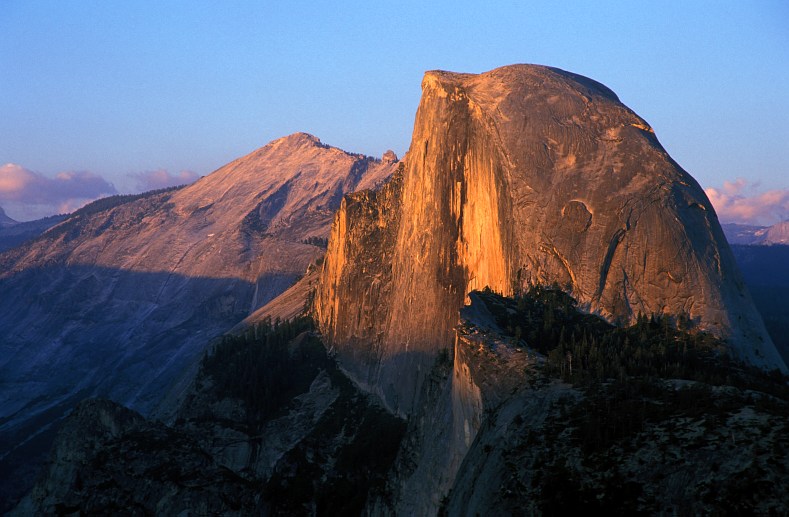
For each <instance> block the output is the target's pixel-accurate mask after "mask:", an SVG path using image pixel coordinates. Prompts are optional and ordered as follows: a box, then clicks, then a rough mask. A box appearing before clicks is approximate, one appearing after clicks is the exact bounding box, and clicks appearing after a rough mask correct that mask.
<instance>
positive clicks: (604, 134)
mask: <svg viewBox="0 0 789 517" xmlns="http://www.w3.org/2000/svg"><path fill="white" fill-rule="evenodd" d="M422 89H423V95H422V100H421V103H420V106H419V110H418V112H417V116H416V121H415V124H414V133H413V138H412V142H411V147H410V150H409V152H408V155H407V158H406V159H405V160H404V161H405V168H404V173H403V178H402V186H401V187H398V190H399V193H398V194H399V195H397V196H390V197H389V198H387V199H386V200H385V201H384V202H382V203H379V202H378V200H377V199H373V198H369V197H365V198H359V197H355V198H354V197H351V198H347V199H346V201H345V202H344V203H343V205H342V206H341V209H340V212H339V213H338V215H337V216H336V218H335V222H334V226H333V230H332V237H331V240H330V244H329V251H328V254H327V258H326V261H325V264H324V269H323V279H322V283H321V287H320V289H319V293H318V295H317V297H316V300H317V304H316V305H317V307H316V314H317V316H318V319H319V324H320V326H321V329H322V330H323V332H324V334H325V335H326V336H327V337H328V338H329V340H330V342H331V345H332V346H333V347H334V348H335V349H336V350H337V351H338V354H339V356H340V358H341V360H342V362H343V364H344V366H345V368H346V369H347V370H348V371H349V372H350V373H351V374H352V376H353V377H354V378H355V379H356V380H357V381H358V382H359V383H360V384H362V385H366V386H369V387H370V388H371V389H372V390H373V391H375V392H377V393H378V394H379V395H381V397H382V398H383V399H384V401H385V402H386V404H387V405H388V406H389V407H390V408H391V409H393V410H394V411H397V412H399V413H404V414H407V413H409V412H410V411H411V409H412V408H413V407H415V404H416V399H417V398H418V389H419V384H420V383H419V382H418V381H419V380H420V379H423V378H424V376H425V375H426V372H427V370H428V369H429V367H430V364H432V362H433V360H434V358H435V356H436V353H437V352H438V351H439V350H440V349H442V348H446V347H448V346H449V345H450V344H451V343H452V342H453V339H454V331H453V328H454V326H455V325H456V323H457V311H458V309H459V308H460V307H462V306H463V304H464V303H465V302H466V295H467V293H468V292H470V291H471V290H473V289H480V288H482V287H484V286H489V287H491V288H492V289H494V290H495V291H498V292H501V293H504V294H512V293H513V292H515V291H517V290H519V289H521V288H523V287H524V286H527V285H528V284H529V283H552V282H558V283H559V284H561V285H562V286H566V287H568V288H569V289H570V290H571V292H572V294H573V295H574V296H575V297H576V298H577V299H578V300H579V301H580V302H581V304H582V306H583V307H584V308H585V309H586V310H588V311H590V312H594V313H597V314H600V315H602V316H604V317H605V318H606V319H608V320H610V321H617V322H621V323H627V322H631V321H634V320H635V318H636V317H637V316H638V314H639V313H644V314H652V313H658V314H671V315H682V316H686V317H687V318H689V319H690V320H691V321H692V322H693V323H694V324H695V325H696V326H697V327H698V328H700V329H705V330H709V331H712V332H713V333H715V334H717V335H719V336H723V337H726V338H727V339H728V340H729V343H730V345H731V350H732V351H733V352H734V354H735V355H736V356H738V357H740V358H741V359H743V360H746V361H748V362H751V363H753V364H756V365H759V366H762V367H765V368H779V369H781V370H784V371H785V370H786V366H785V365H784V363H783V361H782V360H781V358H780V357H779V355H778V354H777V352H776V350H775V347H774V346H773V343H772V342H771V340H770V338H769V336H768V335H767V333H766V331H765V329H764V325H763V323H762V321H761V318H760V316H759V315H758V313H757V312H756V310H755V309H754V307H753V304H752V302H751V300H750V297H749V295H748V293H747V291H746V289H745V287H744V284H743V282H742V280H741V278H740V275H739V272H738V270H737V268H736V265H735V263H734V259H733V257H732V254H731V251H730V249H729V247H728V245H727V243H726V240H725V238H724V236H723V232H722V230H721V227H720V224H719V223H718V220H717V217H716V215H715V212H714V210H713V207H712V205H711V204H710V202H709V200H708V199H707V197H706V195H705V194H704V192H703V190H702V189H701V188H700V186H699V185H698V183H696V181H695V180H694V179H693V178H692V177H691V176H690V175H689V174H688V173H687V172H685V171H684V170H683V169H682V168H681V167H679V165H677V164H676V162H674V161H673V160H672V159H671V157H670V156H669V155H668V154H667V153H666V151H665V150H664V149H663V147H662V146H661V145H660V143H659V142H658V140H657V138H656V137H655V134H654V132H653V130H652V129H651V128H650V127H649V125H648V124H647V123H646V122H645V121H644V120H643V119H641V118H640V117H638V116H637V115H636V114H635V113H633V112H632V111H631V110H630V109H628V108H627V107H626V106H624V105H623V104H622V103H621V102H619V99H618V98H617V97H616V95H615V94H614V93H613V92H612V91H611V90H609V89H608V88H606V87H605V86H603V85H601V84H599V83H597V82H595V81H592V80H590V79H588V78H585V77H582V76H579V75H576V74H572V73H569V72H565V71H562V70H559V69H555V68H548V67H543V66H533V65H514V66H508V67H503V68H499V69H496V70H493V71H491V72H487V73H484V74H479V75H474V74H458V73H450V72H441V71H434V72H428V73H427V74H426V75H425V78H424V80H423V83H422ZM396 205H397V206H396ZM382 231H385V234H386V237H385V238H383V239H380V238H378V237H374V235H375V234H376V233H380V232H382ZM379 241H382V242H379ZM413 381H416V382H413Z"/></svg>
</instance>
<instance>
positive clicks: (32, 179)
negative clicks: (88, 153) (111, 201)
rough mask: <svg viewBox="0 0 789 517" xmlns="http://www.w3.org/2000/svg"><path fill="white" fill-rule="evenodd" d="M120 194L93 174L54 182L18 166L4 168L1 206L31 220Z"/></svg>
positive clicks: (63, 175) (0, 173)
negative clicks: (14, 209)
mask: <svg viewBox="0 0 789 517" xmlns="http://www.w3.org/2000/svg"><path fill="white" fill-rule="evenodd" d="M117 193H118V192H117V190H116V189H115V187H114V186H113V185H112V183H109V182H108V181H107V180H105V179H104V178H102V177H101V176H99V175H97V174H93V173H92V172H84V171H69V172H61V173H59V174H57V175H56V176H55V177H54V178H50V177H47V176H44V175H43V174H39V173H37V172H34V171H31V170H29V169H26V168H24V167H22V166H21V165H17V164H15V163H7V164H5V165H2V166H0V202H2V203H3V204H5V205H7V208H12V207H15V208H16V209H18V211H19V212H20V213H22V214H23V216H27V217H30V216H33V217H36V216H38V217H40V216H41V215H50V214H52V213H58V212H61V213H62V212H69V211H72V210H75V209H76V208H79V207H80V206H82V205H84V204H85V203H87V202H89V201H92V200H94V199H97V198H99V197H102V196H106V195H110V194H117Z"/></svg>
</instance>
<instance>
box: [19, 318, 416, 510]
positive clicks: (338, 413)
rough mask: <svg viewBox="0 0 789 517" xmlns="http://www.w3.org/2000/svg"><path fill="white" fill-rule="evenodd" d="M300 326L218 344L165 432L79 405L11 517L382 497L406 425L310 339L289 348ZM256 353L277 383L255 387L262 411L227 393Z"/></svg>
mask: <svg viewBox="0 0 789 517" xmlns="http://www.w3.org/2000/svg"><path fill="white" fill-rule="evenodd" d="M297 326H298V324H294V326H292V327H288V330H283V329H284V327H279V328H278V329H277V330H276V331H272V330H271V329H270V328H269V329H268V330H263V329H261V328H257V329H256V330H255V331H253V333H256V335H257V337H252V336H251V335H250V337H249V339H246V338H231V340H234V341H227V340H226V341H225V342H224V343H223V344H221V345H219V346H218V347H217V349H216V350H215V351H214V354H215V355H214V356H212V357H210V358H209V359H207V360H206V361H203V363H202V367H201V369H200V372H199V373H198V375H197V377H196V378H195V382H194V384H193V385H192V386H191V388H190V390H189V395H188V397H187V399H186V400H185V403H184V404H183V405H182V406H181V407H180V408H179V413H178V418H177V421H176V423H175V425H173V426H166V425H164V424H162V423H159V422H156V421H151V420H146V419H145V418H144V417H142V415H140V414H139V413H136V412H133V411H130V410H128V409H126V408H123V407H122V406H119V405H118V404H115V403H113V402H110V401H106V400H89V401H85V402H83V403H81V404H80V405H79V406H78V407H77V409H76V410H75V411H74V412H73V413H72V414H71V415H70V416H69V417H68V418H67V419H66V421H65V423H64V425H63V427H62V429H61V431H60V433H59V435H58V439H57V442H56V446H55V448H54V450H53V453H52V457H51V460H50V463H49V465H48V468H47V471H46V473H45V475H44V476H42V477H41V478H40V480H39V482H38V483H37V484H36V486H35V488H34V489H33V490H32V491H31V493H30V494H29V495H28V496H27V497H26V498H25V499H24V500H23V501H22V503H21V504H20V505H19V506H18V507H17V508H16V510H15V511H14V512H12V514H14V515H34V514H52V513H74V512H80V513H85V514H96V513H99V514H106V513H115V512H117V511H121V512H139V513H142V514H159V515H178V514H180V513H182V512H188V513H189V514H199V515H215V514H222V515H250V514H263V515H315V514H328V515H357V514H359V513H360V512H361V510H362V508H363V506H364V503H365V500H366V497H367V493H368V492H370V493H378V492H379V491H380V490H381V489H382V486H383V479H384V476H385V473H386V471H387V470H388V468H389V466H390V464H391V462H392V460H393V458H394V454H395V453H396V450H397V447H398V444H399V441H400V437H401V436H402V433H403V430H404V424H403V423H402V422H401V421H399V420H398V419H397V418H395V417H393V416H391V415H390V414H388V413H387V412H385V411H384V410H383V409H381V408H380V407H378V406H376V405H374V404H372V403H371V401H369V400H368V397H367V396H365V395H364V394H362V393H361V392H359V390H357V389H356V388H355V387H354V386H353V385H352V384H351V382H350V381H349V380H348V379H347V378H345V377H344V376H343V374H342V373H341V372H340V371H339V370H338V369H337V367H336V365H335V364H334V362H333V361H332V360H331V359H330V358H329V357H328V356H327V355H326V351H325V349H324V347H323V345H322V343H321V342H320V341H319V340H318V339H317V338H316V337H315V336H313V335H310V334H309V333H306V332H301V333H299V334H298V335H297V336H296V337H295V338H294V339H290V337H292V334H293V333H294V332H298V330H297ZM280 337H282V338H283V339H285V341H282V340H280V339H279V338H280ZM261 347H268V350H267V351H263V352H261V350H260V349H261ZM272 349H274V350H272ZM257 353H262V354H263V356H265V358H266V360H267V362H268V363H272V362H276V363H277V368H276V369H272V368H268V369H266V370H261V371H259V372H257V373H258V375H260V376H262V377H263V378H266V379H267V380H270V381H275V382H274V383H273V384H269V383H268V382H266V380H264V381H263V383H262V384H263V385H265V386H268V388H269V389H270V391H269V392H267V394H268V395H269V398H268V399H267V400H266V401H265V402H263V403H262V404H261V401H260V395H261V394H260V393H256V392H255V390H254V389H253V387H252V385H250V384H248V383H247V382H245V383H243V384H236V383H235V382H234V381H235V380H236V376H238V375H243V374H244V372H249V369H248V368H247V366H248V363H247V361H248V360H249V357H250V355H255V354H257ZM266 366H271V365H270V364H268V365H266ZM267 376H268V377H267ZM253 384H254V383H253ZM238 388H240V390H239V389H238ZM117 458H122V459H123V460H122V461H120V462H119V461H116V460H117Z"/></svg>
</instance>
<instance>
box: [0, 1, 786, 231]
mask: <svg viewBox="0 0 789 517" xmlns="http://www.w3.org/2000/svg"><path fill="white" fill-rule="evenodd" d="M554 4H555V3H554V2H523V1H519V2H515V1H513V2H507V1H502V2H496V3H492V2H463V1H454V2H443V1H442V2H424V1H422V2H391V3H389V2H386V3H383V2H381V3H374V5H371V3H370V2H338V1H334V2H320V1H313V2H306V1H291V2H268V1H265V2H264V1H259V2H252V1H237V2H232V1H228V2H213V1H212V2H205V1H199V0H191V1H182V2H181V1H166V0H162V1H157V2H146V1H140V0H138V1H117V2H106V1H95V2H94V1H77V0H74V1H68V2H67V1H37V0H0V42H1V43H0V70H1V71H2V78H0V165H2V164H9V163H10V164H14V165H13V167H9V166H8V165H5V166H3V167H4V168H2V169H0V205H2V206H3V207H5V208H7V211H8V212H9V215H11V216H12V217H16V218H18V219H29V218H31V217H33V216H34V215H35V216H39V215H44V214H43V213H44V212H46V211H47V210H49V211H57V209H63V208H70V207H72V206H73V205H74V204H75V203H76V204H78V203H80V202H84V200H82V201H80V200H79V199H67V200H61V201H62V202H61V203H60V204H58V206H55V205H56V204H57V203H55V202H54V201H52V200H51V199H50V198H48V197H46V196H41V195H38V196H37V197H36V196H33V195H32V194H30V192H32V191H35V192H38V193H39V194H40V192H42V191H43V190H46V189H50V190H52V191H54V192H55V193H58V192H61V191H64V192H65V191H67V190H68V189H64V188H63V186H64V185H66V183H68V182H77V181H83V182H84V183H85V185H86V190H85V194H86V198H90V197H95V196H97V195H103V194H106V193H111V192H112V191H113V190H114V191H119V192H130V191H135V190H139V189H143V188H149V187H156V186H160V185H164V184H166V183H168V182H183V181H188V180H190V179H192V178H194V177H196V176H199V175H202V174H207V173H209V172H211V171H212V170H214V169H216V168H218V167H220V166H222V165H223V164H225V163H227V162H228V161H230V160H232V159H234V158H237V157H239V156H242V155H244V154H246V153H248V152H250V151H252V150H253V149H255V148H257V147H260V146H262V145H264V144H265V143H267V142H268V141H270V140H272V139H274V138H278V137H280V136H283V135H286V134H290V133H292V132H295V131H306V132H309V133H313V134H315V135H316V136H318V137H320V138H321V139H322V140H323V141H324V142H326V143H328V144H331V145H335V146H338V147H341V148H343V149H346V150H348V151H354V152H364V153H367V154H372V155H376V156H379V155H381V154H382V153H383V152H384V151H385V150H387V149H390V148H391V149H394V150H395V151H396V152H397V154H398V155H402V154H403V153H404V152H405V150H406V149H407V147H408V143H409V141H410V136H411V129H412V125H413V117H414V114H415V112H416V108H417V104H418V102H419V95H420V82H421V78H422V74H423V72H424V71H425V70H430V69H448V70H455V71H462V72H483V71H486V70H490V69H492V68H495V67H498V66H502V65H506V64H512V63H539V64H547V65H551V66H557V67H559V68H564V69H566V70H571V71H573V72H576V73H580V74H583V75H586V76H589V77H592V78H594V79H596V80H598V81H600V82H602V83H604V84H606V85H607V86H609V87H610V88H612V89H613V90H614V91H615V92H616V93H617V94H618V95H619V97H620V99H621V100H622V101H623V102H624V103H625V104H627V105H628V106H630V107H631V108H632V109H634V110H635V111H636V112H637V113H638V114H639V115H641V116H642V117H643V118H645V119H646V120H647V121H648V122H649V123H650V124H651V125H652V126H653V127H654V128H655V131H656V133H657V135H658V138H659V139H660V140H661V142H662V143H663V145H664V146H665V147H666V149H667V150H668V151H669V153H670V154H671V155H672V156H673V157H674V158H675V159H676V160H677V162H679V163H680V165H682V166H683V167H684V168H685V169H686V170H688V171H689V172H690V173H691V174H692V175H694V176H695V177H696V178H697V179H698V180H699V182H700V183H701V184H702V186H704V187H705V188H715V189H716V190H715V191H713V192H714V193H713V194H712V196H711V197H713V201H715V202H716V204H718V205H720V206H719V208H718V211H719V213H720V214H721V219H723V220H725V219H727V218H728V219H730V220H734V219H738V218H739V219H740V220H747V219H748V218H750V220H752V221H754V222H763V223H768V222H775V220H777V219H779V218H786V217H789V194H788V193H787V192H789V3H786V2H783V1H774V2H769V1H765V2H760V1H749V2H725V1H724V2H621V3H616V2H612V3H606V2H577V3H573V2H569V3H565V4H564V5H562V6H556V5H554ZM20 171H23V172H20ZM2 174H5V176H3V175H2ZM58 175H59V176H58ZM4 178H5V179H4ZM20 178H21V179H20ZM58 178H60V179H58ZM738 179H739V181H738ZM4 182H5V185H6V187H5V188H6V190H5V191H4V190H3V188H4V187H3V185H4ZM24 182H27V183H24ZM102 182H104V183H102ZM724 182H727V183H726V184H724ZM23 183H24V185H25V188H26V189H27V190H25V191H24V192H28V194H24V193H23V192H22V190H17V191H13V188H16V187H18V186H19V185H22V184H23ZM88 187H90V188H88ZM20 188H21V187H20ZM68 191H69V192H71V191H70V190H68ZM102 191H105V192H102ZM3 192H6V194H3ZM8 192H11V194H8ZM765 193H770V194H771V197H767V198H765V197H764V195H765ZM776 193H777V194H776ZM3 195H5V197H3ZM759 196H762V197H761V198H760V197H759ZM781 196H784V197H781ZM55 197H56V196H55ZM53 199H54V198H53ZM766 199H767V200H768V201H765V200H766ZM42 200H47V201H46V203H45V202H44V201H42ZM34 201H35V203H37V205H35V206H33V203H34ZM768 202H769V203H773V204H775V206H772V205H770V207H769V208H770V209H771V210H772V212H770V213H765V212H764V210H765V207H764V204H765V203H768ZM47 203H48V204H47ZM737 207H739V209H738V208H737ZM748 210H756V212H754V213H753V214H751V212H748ZM747 214H751V215H747ZM754 214H755V215H754ZM758 217H761V218H762V219H761V220H759V219H758Z"/></svg>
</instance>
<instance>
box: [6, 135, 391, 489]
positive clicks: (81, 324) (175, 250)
mask: <svg viewBox="0 0 789 517" xmlns="http://www.w3.org/2000/svg"><path fill="white" fill-rule="evenodd" d="M395 167H396V163H395V162H394V161H393V158H392V156H387V158H386V159H385V160H376V159H373V158H369V157H366V156H362V155H357V154H349V153H346V152H344V151H342V150H340V149H337V148H333V147H330V146H327V145H324V144H322V143H321V142H320V141H319V140H318V139H317V138H315V137H313V136H311V135H307V134H304V133H297V134H294V135H291V136H288V137H285V138H281V139H279V140H275V141H273V142H271V143H270V144H268V145H266V146H265V147H262V148H260V149H258V150H257V151H254V152H253V153H251V154H249V155H247V156H245V157H243V158H240V159H238V160H236V161H234V162H232V163H230V164H228V165H226V166H225V167H222V168H221V169H219V170H217V171H215V172H214V173H212V174H210V175H208V176H206V177H203V178H201V179H200V180H198V181H197V182H195V183H194V184H192V185H190V186H188V187H185V188H182V189H177V190H168V191H163V192H158V193H157V192H154V193H150V194H147V195H141V196H118V197H114V198H107V199H103V200H100V201H97V202H95V203H94V204H92V205H88V206H87V207H85V208H83V209H81V210H79V211H77V212H76V213H74V214H72V215H71V216H70V217H69V218H68V219H67V220H65V221H63V222H61V223H60V224H58V225H56V226H55V227H53V228H51V229H50V230H48V231H47V232H45V233H44V234H43V235H41V236H40V237H39V238H37V239H35V240H34V241H32V242H28V243H26V244H24V245H22V246H20V247H17V248H14V249H12V250H9V251H7V252H6V253H4V254H2V255H0V314H2V315H3V316H2V318H0V336H3V337H2V340H0V341H1V342H0V351H1V352H2V353H0V457H1V458H2V469H3V470H2V474H3V475H2V477H4V478H6V479H21V478H25V476H17V475H12V474H11V472H18V471H19V470H18V469H20V468H22V469H27V468H29V466H30V465H35V464H36V462H35V461H31V458H33V457H35V455H36V453H40V451H42V450H45V446H46V443H48V441H49V440H51V428H50V424H52V423H53V422H54V421H56V420H57V419H58V418H59V417H60V416H61V415H63V414H64V413H65V412H67V411H68V410H69V409H70V408H71V407H73V406H74V404H75V403H76V402H77V401H79V400H81V399H83V398H86V397H89V396H103V397H109V398H112V399H113V400H116V401H118V402H121V403H123V404H126V405H128V406H130V407H132V408H134V409H136V410H139V411H141V412H143V413H147V412H149V411H150V410H151V409H152V408H153V407H154V406H155V405H156V404H157V402H158V401H159V400H160V399H161V397H162V396H163V394H164V393H165V392H167V390H168V387H169V386H170V385H171V384H172V383H173V382H174V381H175V380H176V378H177V377H178V376H180V375H181V374H182V372H183V369H184V368H185V367H186V366H187V365H190V364H193V363H194V361H195V359H196V358H197V357H199V354H200V353H201V352H202V350H203V347H204V346H205V345H206V344H207V343H208V342H209V341H210V340H211V338H212V337H214V336H217V335H219V334H220V333H222V332H224V331H226V330H228V329H229V328H231V327H232V326H233V325H235V324H237V323H238V322H239V321H241V320H242V319H243V318H245V317H246V316H247V315H249V314H250V313H251V312H252V311H254V310H255V309H257V308H259V307H260V306H262V305H264V304H266V303H267V302H268V301H270V300H271V299H273V298H274V297H275V296H276V295H278V294H279V293H281V292H283V291H284V290H285V289H287V288H288V287H289V286H290V285H291V284H292V283H294V282H295V281H296V280H297V279H298V278H299V277H300V276H301V275H302V274H303V273H304V271H305V270H306V268H307V265H308V264H310V263H311V262H312V261H313V260H315V259H316V258H317V257H319V256H321V255H322V254H323V249H322V248H321V247H320V246H316V245H314V244H310V243H315V242H320V239H319V238H325V237H326V236H327V235H328V232H329V225H330V223H331V220H332V217H333V214H334V212H335V211H336V210H337V208H338V207H339V204H340V201H341V199H342V197H343V195H344V194H346V193H348V192H351V191H354V190H358V189H362V188H370V187H373V186H375V185H377V184H379V183H381V182H383V181H384V180H385V179H386V178H388V177H389V176H390V175H391V174H392V172H393V171H394V169H395ZM187 378H188V376H187ZM7 487H8V485H4V488H7Z"/></svg>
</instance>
